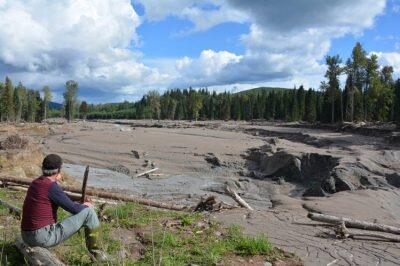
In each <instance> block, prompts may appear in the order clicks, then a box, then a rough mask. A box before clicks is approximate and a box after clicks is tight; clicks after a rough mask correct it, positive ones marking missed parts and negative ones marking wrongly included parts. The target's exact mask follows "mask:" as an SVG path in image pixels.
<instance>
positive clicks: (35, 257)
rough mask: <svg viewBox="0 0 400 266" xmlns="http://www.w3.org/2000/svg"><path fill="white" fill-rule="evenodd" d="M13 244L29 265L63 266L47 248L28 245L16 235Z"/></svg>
mask: <svg viewBox="0 0 400 266" xmlns="http://www.w3.org/2000/svg"><path fill="white" fill-rule="evenodd" d="M15 246H16V247H17V248H18V250H19V251H20V252H21V253H22V255H24V257H25V259H26V260H27V262H28V264H29V265H32V266H39V265H40V266H53V265H54V266H65V264H64V263H63V262H62V261H60V260H59V259H58V258H57V257H56V256H55V255H54V254H53V253H51V252H50V251H49V250H48V249H45V248H41V247H29V246H28V245H26V244H25V243H24V242H23V241H22V238H21V237H17V239H16V241H15Z"/></svg>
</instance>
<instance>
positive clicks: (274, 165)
mask: <svg viewBox="0 0 400 266" xmlns="http://www.w3.org/2000/svg"><path fill="white" fill-rule="evenodd" d="M260 167H261V169H262V170H263V173H264V174H265V175H266V176H283V177H285V178H286V179H287V180H292V181H299V180H301V161H300V160H299V158H297V157H296V156H294V155H293V154H289V153H286V152H284V151H282V152H277V153H275V154H273V155H271V156H268V157H266V158H264V159H263V160H262V161H261V162H260Z"/></svg>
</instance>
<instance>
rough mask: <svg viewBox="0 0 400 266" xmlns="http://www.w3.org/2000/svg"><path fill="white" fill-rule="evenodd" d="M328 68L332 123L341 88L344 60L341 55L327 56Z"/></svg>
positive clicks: (328, 91)
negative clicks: (340, 79) (340, 80)
mask: <svg viewBox="0 0 400 266" xmlns="http://www.w3.org/2000/svg"><path fill="white" fill-rule="evenodd" d="M325 61H326V64H327V66H328V70H327V71H326V74H325V77H326V78H327V79H328V87H327V90H326V92H327V94H328V95H329V101H330V104H331V123H334V122H335V103H336V100H337V96H338V95H339V93H340V89H339V76H340V75H341V73H342V71H343V69H342V68H341V67H340V63H341V62H342V60H341V59H340V57H339V55H335V56H327V57H326V58H325Z"/></svg>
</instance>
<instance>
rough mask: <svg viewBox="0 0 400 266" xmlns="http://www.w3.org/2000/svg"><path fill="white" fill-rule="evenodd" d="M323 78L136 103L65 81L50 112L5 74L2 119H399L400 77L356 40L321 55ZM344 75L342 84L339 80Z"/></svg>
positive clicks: (178, 92)
mask: <svg viewBox="0 0 400 266" xmlns="http://www.w3.org/2000/svg"><path fill="white" fill-rule="evenodd" d="M325 62H326V66H327V71H326V73H325V81H323V82H321V84H320V87H319V88H318V89H312V88H304V87H303V86H302V85H301V86H299V87H298V88H296V87H295V88H293V89H282V88H264V89H263V88H260V89H256V90H250V91H248V92H241V93H229V92H224V93H216V92H215V91H209V90H208V89H207V88H203V89H198V90H195V89H192V88H189V89H172V90H168V91H166V92H164V93H163V94H162V95H160V94H159V93H158V92H157V91H156V90H153V91H150V92H149V93H147V94H146V95H144V96H143V97H142V99H141V100H140V101H137V102H127V101H125V102H123V103H108V104H96V105H94V104H88V103H87V102H85V101H83V102H78V100H77V99H78V98H77V95H78V83H77V82H75V81H67V83H66V90H65V93H64V108H63V109H62V110H61V111H54V110H53V111H51V112H49V111H48V103H49V102H50V101H51V92H50V88H49V87H48V86H45V87H44V88H43V89H42V91H43V93H42V95H41V94H40V92H39V91H37V90H32V89H27V88H25V87H24V86H23V85H22V83H19V84H18V85H17V86H16V87H14V86H13V84H12V81H11V80H10V79H9V78H8V77H7V78H6V79H5V83H0V101H1V109H0V117H1V121H22V120H24V121H29V122H34V121H37V122H38V121H42V120H43V119H46V118H47V117H49V116H51V117H54V116H64V117H66V118H67V119H68V120H72V119H73V118H76V117H79V118H84V119H176V120H183V119H185V120H198V119H201V120H213V119H222V120H229V119H233V120H251V119H267V120H285V121H300V120H301V121H308V122H311V123H313V122H316V121H319V122H332V123H334V122H340V121H381V122H390V121H394V122H397V123H400V79H397V81H395V80H394V79H393V67H391V66H380V65H379V64H378V57H377V56H376V55H375V54H371V55H368V54H367V53H366V51H365V50H364V49H363V48H362V46H361V44H360V43H357V44H356V45H355V47H354V48H353V50H352V53H351V57H350V58H348V59H347V61H346V62H343V61H342V59H341V58H340V57H339V56H338V55H335V56H327V57H326V58H325ZM341 77H345V84H343V86H341V83H340V79H341Z"/></svg>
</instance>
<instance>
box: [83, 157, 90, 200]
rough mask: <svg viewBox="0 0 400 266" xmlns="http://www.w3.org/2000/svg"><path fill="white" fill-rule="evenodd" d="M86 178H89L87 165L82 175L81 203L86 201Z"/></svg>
mask: <svg viewBox="0 0 400 266" xmlns="http://www.w3.org/2000/svg"><path fill="white" fill-rule="evenodd" d="M88 178H89V165H88V166H86V170H85V174H84V175H83V183H82V198H81V202H82V203H84V202H86V186H87V180H88Z"/></svg>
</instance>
